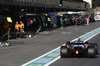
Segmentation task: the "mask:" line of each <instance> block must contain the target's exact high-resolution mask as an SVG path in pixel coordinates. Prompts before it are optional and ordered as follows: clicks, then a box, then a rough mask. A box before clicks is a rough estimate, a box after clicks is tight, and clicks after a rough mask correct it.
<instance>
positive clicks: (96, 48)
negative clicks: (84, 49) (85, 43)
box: [91, 43, 98, 54]
mask: <svg viewBox="0 0 100 66" xmlns="http://www.w3.org/2000/svg"><path fill="white" fill-rule="evenodd" d="M91 45H92V46H95V51H96V54H98V45H97V44H96V43H93V44H91Z"/></svg>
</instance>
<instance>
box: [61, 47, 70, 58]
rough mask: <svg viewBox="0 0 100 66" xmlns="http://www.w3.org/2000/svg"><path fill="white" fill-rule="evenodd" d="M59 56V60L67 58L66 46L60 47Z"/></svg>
mask: <svg viewBox="0 0 100 66" xmlns="http://www.w3.org/2000/svg"><path fill="white" fill-rule="evenodd" d="M60 56H61V58H67V57H68V49H67V47H66V46H61V48H60Z"/></svg>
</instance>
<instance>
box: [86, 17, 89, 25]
mask: <svg viewBox="0 0 100 66" xmlns="http://www.w3.org/2000/svg"><path fill="white" fill-rule="evenodd" d="M86 21H87V25H89V17H87V19H86Z"/></svg>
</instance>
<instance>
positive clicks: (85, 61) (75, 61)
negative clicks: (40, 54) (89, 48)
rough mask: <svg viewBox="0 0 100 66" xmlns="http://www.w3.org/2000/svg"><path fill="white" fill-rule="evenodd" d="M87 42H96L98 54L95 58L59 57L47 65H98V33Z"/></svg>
mask: <svg viewBox="0 0 100 66" xmlns="http://www.w3.org/2000/svg"><path fill="white" fill-rule="evenodd" d="M89 42H92V43H97V44H98V47H99V51H98V52H99V54H98V55H97V56H96V58H78V57H74V58H60V59H59V60H57V61H56V62H54V63H53V64H51V65H49V66H99V65H100V34H98V35H97V36H95V37H94V38H92V39H90V40H89Z"/></svg>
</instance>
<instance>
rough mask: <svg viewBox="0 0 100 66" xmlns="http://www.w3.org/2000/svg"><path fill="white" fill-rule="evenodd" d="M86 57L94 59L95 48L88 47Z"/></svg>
mask: <svg viewBox="0 0 100 66" xmlns="http://www.w3.org/2000/svg"><path fill="white" fill-rule="evenodd" d="M87 56H88V58H95V56H96V53H95V46H89V47H88V49H87Z"/></svg>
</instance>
